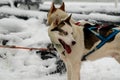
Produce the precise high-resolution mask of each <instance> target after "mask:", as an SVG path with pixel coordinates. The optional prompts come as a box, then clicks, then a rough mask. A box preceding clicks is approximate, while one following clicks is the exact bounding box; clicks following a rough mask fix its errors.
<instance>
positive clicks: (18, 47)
mask: <svg viewBox="0 0 120 80" xmlns="http://www.w3.org/2000/svg"><path fill="white" fill-rule="evenodd" d="M0 48H12V49H26V50H40V51H48V50H49V49H48V48H28V47H22V46H14V45H13V46H11V45H7V46H2V45H0Z"/></svg>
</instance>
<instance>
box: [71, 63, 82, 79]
mask: <svg viewBox="0 0 120 80" xmlns="http://www.w3.org/2000/svg"><path fill="white" fill-rule="evenodd" d="M80 67H81V62H74V63H71V72H72V74H71V80H80Z"/></svg>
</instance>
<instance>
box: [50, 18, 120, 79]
mask: <svg viewBox="0 0 120 80" xmlns="http://www.w3.org/2000/svg"><path fill="white" fill-rule="evenodd" d="M70 18H71V16H69V17H68V18H66V19H65V20H63V21H61V20H60V18H59V17H57V18H56V20H55V21H53V22H52V24H51V26H50V27H49V29H48V35H49V37H50V39H51V41H52V43H53V44H54V46H55V47H56V49H57V51H58V53H59V54H60V57H61V59H62V60H63V61H64V63H65V65H66V68H67V77H68V78H67V79H68V80H80V67H81V62H82V61H81V59H82V57H83V55H85V54H86V53H87V52H89V51H90V50H92V49H93V48H94V47H95V45H97V44H98V43H99V42H100V40H99V39H98V38H96V37H95V36H94V35H92V34H91V35H89V36H88V35H86V33H87V32H86V30H85V26H77V25H75V24H73V23H71V21H70ZM107 31H111V29H109V30H107ZM101 34H104V35H108V34H107V32H106V33H104V32H103V33H102V30H101ZM87 37H88V38H87ZM89 38H90V39H89ZM87 39H88V40H90V41H91V42H89V41H86V40H87ZM94 39H95V41H94ZM119 42H120V33H118V34H117V35H116V36H115V37H114V39H113V40H111V41H110V42H107V43H106V44H105V45H104V46H103V47H101V48H100V49H99V50H97V51H95V52H94V53H93V54H91V55H89V56H88V57H87V60H96V59H99V58H103V57H114V58H115V59H116V60H117V61H118V62H119V63H120V44H119ZM91 43H92V45H91Z"/></svg>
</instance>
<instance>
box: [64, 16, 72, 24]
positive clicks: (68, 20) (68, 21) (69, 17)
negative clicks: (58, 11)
mask: <svg viewBox="0 0 120 80" xmlns="http://www.w3.org/2000/svg"><path fill="white" fill-rule="evenodd" d="M71 16H72V14H70V16H68V17H67V18H66V19H65V20H64V22H66V23H68V24H69V25H70V26H71V23H70V20H71Z"/></svg>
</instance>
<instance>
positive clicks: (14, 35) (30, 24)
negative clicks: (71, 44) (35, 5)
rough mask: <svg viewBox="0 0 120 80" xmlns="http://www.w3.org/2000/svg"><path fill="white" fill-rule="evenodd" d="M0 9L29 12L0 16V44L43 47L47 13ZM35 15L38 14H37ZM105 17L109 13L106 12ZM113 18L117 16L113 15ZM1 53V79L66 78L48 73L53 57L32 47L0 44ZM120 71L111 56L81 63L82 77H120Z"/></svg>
mask: <svg viewBox="0 0 120 80" xmlns="http://www.w3.org/2000/svg"><path fill="white" fill-rule="evenodd" d="M84 6H85V4H84ZM109 6H110V5H109ZM94 7H97V5H96V6H94ZM111 7H113V6H111ZM106 8H107V7H106ZM0 9H1V10H0V12H2V11H3V12H9V13H11V14H17V15H28V16H31V18H30V19H28V20H22V19H18V18H16V17H14V16H10V17H8V18H2V19H0V44H1V45H2V42H3V40H8V42H7V44H6V45H18V46H25V47H38V48H41V47H46V46H47V44H48V43H50V39H49V37H48V33H47V29H48V26H46V25H45V24H44V23H43V22H44V18H45V17H46V16H45V15H46V13H44V12H37V11H36V12H35V11H25V10H19V9H15V8H14V9H9V8H6V7H2V8H0ZM18 11H19V12H20V13H18ZM36 16H38V17H37V18H36ZM33 17H35V18H33ZM93 17H94V16H93ZM106 17H108V16H107V15H106ZM114 20H116V17H113V21H114ZM0 55H1V56H2V57H3V58H0V80H66V74H62V75H60V74H51V75H50V74H49V72H51V71H54V70H55V69H56V65H55V61H56V58H52V59H48V60H42V59H41V58H40V57H39V56H38V55H37V54H36V51H34V50H33V51H28V50H14V49H7V48H0ZM46 65H49V67H46ZM119 75H120V64H118V63H117V62H116V61H115V60H114V59H113V58H103V59H99V60H96V61H86V62H83V63H82V69H81V80H120V76H119Z"/></svg>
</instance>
